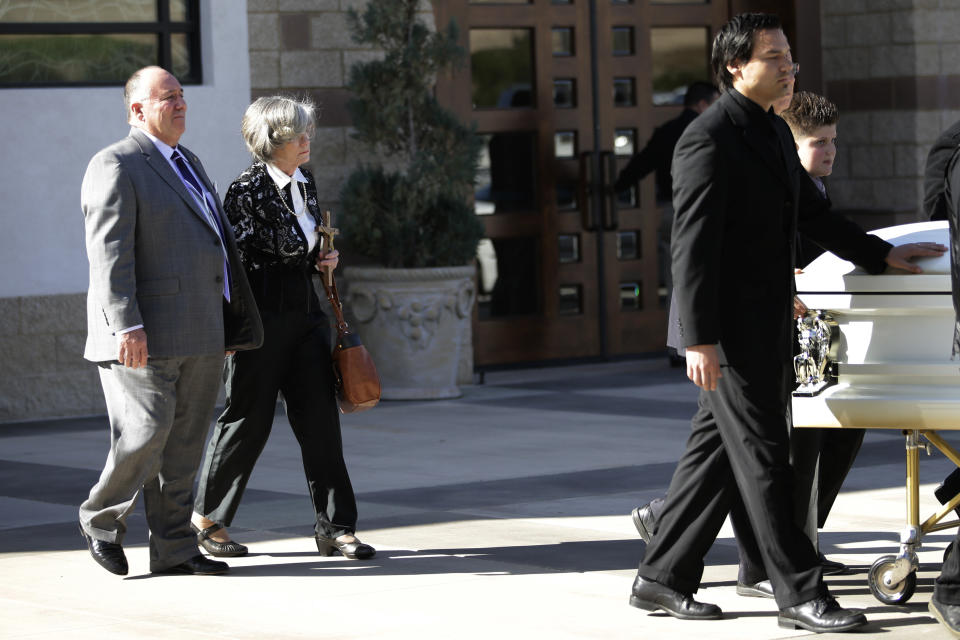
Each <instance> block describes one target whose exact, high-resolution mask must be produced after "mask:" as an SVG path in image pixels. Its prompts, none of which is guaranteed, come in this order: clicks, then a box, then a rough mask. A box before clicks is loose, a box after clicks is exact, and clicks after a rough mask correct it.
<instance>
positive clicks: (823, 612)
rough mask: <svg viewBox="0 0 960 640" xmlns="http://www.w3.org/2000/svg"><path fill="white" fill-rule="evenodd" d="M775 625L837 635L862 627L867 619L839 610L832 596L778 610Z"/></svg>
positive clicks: (851, 612) (858, 614)
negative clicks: (778, 613)
mask: <svg viewBox="0 0 960 640" xmlns="http://www.w3.org/2000/svg"><path fill="white" fill-rule="evenodd" d="M777 624H778V625H779V626H780V627H782V628H784V629H806V630H807V631H813V632H814V633H831V632H832V633H837V632H840V631H850V630H851V629H856V628H857V627H862V626H863V625H865V624H867V618H866V616H864V615H863V614H862V613H860V612H859V611H851V610H849V609H843V608H841V607H840V605H839V604H838V603H837V601H836V600H835V599H834V598H833V596H828V595H824V596H818V597H816V598H814V599H813V600H808V601H806V602H803V603H801V604H798V605H797V606H795V607H786V608H783V609H780V615H778V616H777Z"/></svg>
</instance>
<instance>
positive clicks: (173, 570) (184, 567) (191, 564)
mask: <svg viewBox="0 0 960 640" xmlns="http://www.w3.org/2000/svg"><path fill="white" fill-rule="evenodd" d="M228 571H230V565H228V564H227V563H226V562H220V561H218V560H208V559H207V558H204V557H203V556H202V555H200V554H199V553H198V554H197V555H195V556H193V557H192V558H190V559H189V560H187V561H186V562H181V563H180V564H178V565H174V566H172V567H168V568H166V569H161V570H160V571H151V572H150V573H162V574H173V575H194V576H215V575H217V574H220V573H226V572H228Z"/></svg>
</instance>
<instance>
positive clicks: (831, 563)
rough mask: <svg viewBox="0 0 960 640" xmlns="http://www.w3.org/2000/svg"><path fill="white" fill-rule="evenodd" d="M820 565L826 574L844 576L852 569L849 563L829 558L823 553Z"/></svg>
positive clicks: (822, 571)
mask: <svg viewBox="0 0 960 640" xmlns="http://www.w3.org/2000/svg"><path fill="white" fill-rule="evenodd" d="M820 567H821V573H822V574H823V575H825V576H842V575H844V574H845V573H847V572H848V571H850V567H848V566H847V565H845V564H843V563H842V562H837V561H836V560H828V559H827V556H825V555H823V554H822V553H821V554H820Z"/></svg>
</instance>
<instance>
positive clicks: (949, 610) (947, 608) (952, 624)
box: [927, 592, 960, 638]
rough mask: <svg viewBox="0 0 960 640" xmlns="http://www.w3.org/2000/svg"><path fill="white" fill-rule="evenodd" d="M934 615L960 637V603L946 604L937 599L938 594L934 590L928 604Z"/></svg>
mask: <svg viewBox="0 0 960 640" xmlns="http://www.w3.org/2000/svg"><path fill="white" fill-rule="evenodd" d="M927 608H928V609H929V610H930V613H932V614H933V617H934V618H936V619H937V620H939V621H940V624H942V625H943V626H945V627H946V628H947V630H948V631H949V632H950V633H952V634H953V636H954V637H955V638H960V605H955V604H946V603H944V602H940V601H939V600H937V594H936V592H934V594H933V597H932V598H930V604H929V605H927Z"/></svg>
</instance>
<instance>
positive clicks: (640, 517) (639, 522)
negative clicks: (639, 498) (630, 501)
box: [630, 502, 657, 544]
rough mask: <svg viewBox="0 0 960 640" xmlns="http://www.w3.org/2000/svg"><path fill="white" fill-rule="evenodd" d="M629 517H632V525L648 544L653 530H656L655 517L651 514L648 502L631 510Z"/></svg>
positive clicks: (651, 510)
mask: <svg viewBox="0 0 960 640" xmlns="http://www.w3.org/2000/svg"><path fill="white" fill-rule="evenodd" d="M630 517H631V518H633V526H635V527H636V528H637V533H639V534H640V537H641V538H643V541H644V542H646V543H647V544H650V540H651V539H652V538H653V532H654V531H656V530H657V519H656V518H655V517H654V515H653V509H651V508H650V503H649V502H648V503H647V504H645V505H643V506H640V507H637V508H636V509H634V510H633V511H631V512H630Z"/></svg>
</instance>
